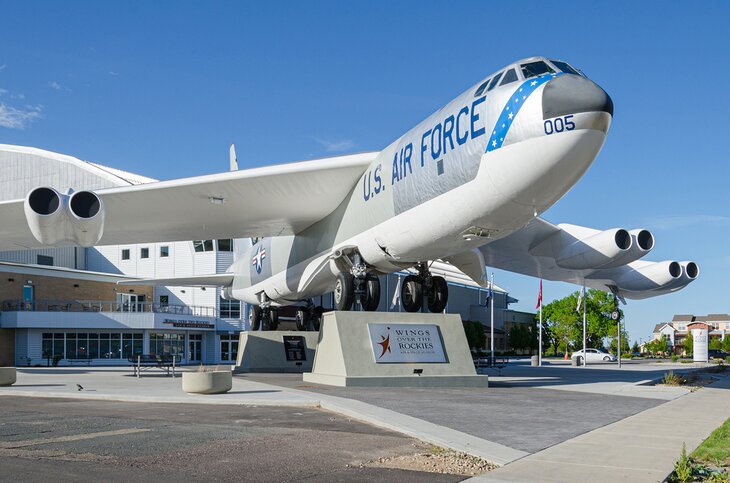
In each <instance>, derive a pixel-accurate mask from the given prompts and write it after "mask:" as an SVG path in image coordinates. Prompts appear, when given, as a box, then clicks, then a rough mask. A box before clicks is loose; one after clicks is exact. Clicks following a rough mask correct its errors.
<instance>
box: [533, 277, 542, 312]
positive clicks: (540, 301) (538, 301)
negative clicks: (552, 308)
mask: <svg viewBox="0 0 730 483" xmlns="http://www.w3.org/2000/svg"><path fill="white" fill-rule="evenodd" d="M540 307H542V279H540V293H539V294H537V305H535V308H536V309H539V308H540Z"/></svg>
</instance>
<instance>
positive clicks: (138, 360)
mask: <svg viewBox="0 0 730 483" xmlns="http://www.w3.org/2000/svg"><path fill="white" fill-rule="evenodd" d="M141 359H142V356H139V355H138V356H137V378H139V377H141V376H142V374H141V372H142V371H141V370H140V367H141V365H142V362H141Z"/></svg>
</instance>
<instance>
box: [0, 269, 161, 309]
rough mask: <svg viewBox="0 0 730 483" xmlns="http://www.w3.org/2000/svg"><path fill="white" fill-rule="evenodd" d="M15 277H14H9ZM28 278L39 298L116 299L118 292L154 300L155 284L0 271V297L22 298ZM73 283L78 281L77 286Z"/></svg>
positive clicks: (4, 298)
mask: <svg viewBox="0 0 730 483" xmlns="http://www.w3.org/2000/svg"><path fill="white" fill-rule="evenodd" d="M10 280H13V281H10ZM28 280H32V281H33V284H32V285H33V287H35V289H34V290H35V299H36V300H95V301H97V300H98V301H114V300H116V298H117V292H126V293H129V292H130V291H133V292H134V293H136V294H139V295H144V296H145V301H146V302H152V301H153V300H152V291H153V288H154V287H148V286H123V287H121V286H119V285H117V284H116V283H112V282H97V281H91V280H78V279H74V278H59V277H49V276H39V275H26V274H19V273H6V272H0V301H4V300H22V299H23V285H25V284H26V282H27V281H28ZM74 285H78V287H75V286H74Z"/></svg>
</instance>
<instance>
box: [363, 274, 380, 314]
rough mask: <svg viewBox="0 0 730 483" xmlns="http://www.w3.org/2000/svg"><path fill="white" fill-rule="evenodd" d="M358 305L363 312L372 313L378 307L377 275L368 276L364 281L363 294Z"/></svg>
mask: <svg viewBox="0 0 730 483" xmlns="http://www.w3.org/2000/svg"><path fill="white" fill-rule="evenodd" d="M360 303H361V304H362V308H363V310H365V311H367V312H373V311H375V310H378V305H380V278H378V276H377V275H368V276H367V278H366V279H365V293H364V294H363V296H362V298H361V300H360Z"/></svg>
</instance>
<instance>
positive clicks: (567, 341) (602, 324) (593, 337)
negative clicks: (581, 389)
mask: <svg viewBox="0 0 730 483" xmlns="http://www.w3.org/2000/svg"><path fill="white" fill-rule="evenodd" d="M578 295H579V292H577V291H576V292H574V293H572V294H570V295H568V296H567V297H564V298H562V299H558V300H554V301H552V302H550V303H549V304H547V305H545V306H543V309H542V310H543V312H542V313H543V326H544V329H543V330H544V332H545V333H546V334H549V337H550V339H549V340H550V342H551V344H552V346H553V349H554V350H556V351H557V350H559V349H564V350H566V351H569V350H570V348H571V347H574V348H575V347H583V311H582V308H581V310H580V311H578V310H576V308H578V307H577V305H578ZM585 303H586V326H587V327H586V338H587V341H586V342H587V344H588V346H589V347H603V339H604V338H606V337H616V334H617V323H616V321H614V320H612V319H611V313H612V312H613V311H615V310H618V306H617V305H616V302H615V300H614V298H613V295H611V294H609V293H605V292H601V291H600V290H593V289H590V290H588V291H587V292H586V302H585ZM621 335H622V337H625V336H628V334H625V335H624V333H623V332H622V334H621ZM543 340H545V339H543ZM627 340H628V339H627Z"/></svg>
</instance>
